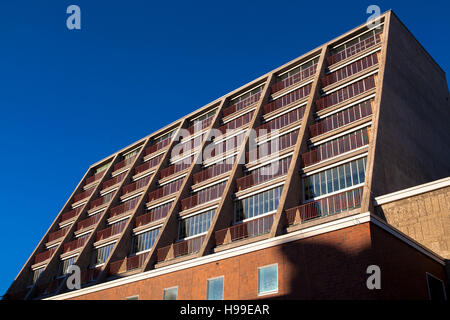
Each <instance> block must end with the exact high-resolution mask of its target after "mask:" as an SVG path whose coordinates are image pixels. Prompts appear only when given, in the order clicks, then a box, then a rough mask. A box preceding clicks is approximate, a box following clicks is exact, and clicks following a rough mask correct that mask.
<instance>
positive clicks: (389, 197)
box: [375, 177, 450, 206]
mask: <svg viewBox="0 0 450 320" xmlns="http://www.w3.org/2000/svg"><path fill="white" fill-rule="evenodd" d="M448 186H450V177H447V178H444V179H440V180H436V181H432V182H429V183H425V184H421V185H418V186H414V187H412V188H408V189H403V190H400V191H396V192H392V193H389V194H385V195H382V196H379V197H376V198H375V204H376V205H378V206H379V205H382V204H385V203H389V202H393V201H397V200H401V199H405V198H409V197H414V196H417V195H419V194H422V193H426V192H430V191H434V190H438V189H442V188H445V187H448Z"/></svg>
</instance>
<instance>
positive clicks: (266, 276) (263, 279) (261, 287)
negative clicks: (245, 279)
mask: <svg viewBox="0 0 450 320" xmlns="http://www.w3.org/2000/svg"><path fill="white" fill-rule="evenodd" d="M276 291H278V265H271V266H267V267H262V268H259V269H258V293H259V294H261V293H268V292H276Z"/></svg>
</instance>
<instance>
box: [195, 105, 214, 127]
mask: <svg viewBox="0 0 450 320" xmlns="http://www.w3.org/2000/svg"><path fill="white" fill-rule="evenodd" d="M216 111H217V109H214V110H212V111H209V112H208V113H205V114H203V115H201V116H200V117H198V118H195V119H194V120H191V123H192V124H193V125H196V124H197V123H199V122H202V121H203V120H206V119H208V118H209V117H212V116H214V115H215V114H216Z"/></svg>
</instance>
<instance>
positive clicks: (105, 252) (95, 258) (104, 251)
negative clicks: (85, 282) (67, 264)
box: [91, 243, 115, 267]
mask: <svg viewBox="0 0 450 320" xmlns="http://www.w3.org/2000/svg"><path fill="white" fill-rule="evenodd" d="M114 245H115V243H111V244H109V245H107V246H104V247H100V248H95V249H94V252H93V253H92V260H91V266H93V267H94V266H97V265H99V264H102V263H105V262H106V260H107V259H108V257H109V255H110V254H111V251H112V250H113V248H114Z"/></svg>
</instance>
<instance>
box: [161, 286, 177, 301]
mask: <svg viewBox="0 0 450 320" xmlns="http://www.w3.org/2000/svg"><path fill="white" fill-rule="evenodd" d="M177 297H178V287H173V288H167V289H164V293H163V300H177Z"/></svg>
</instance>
